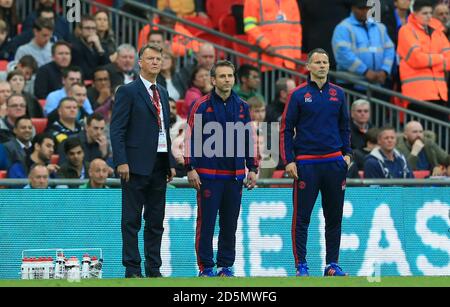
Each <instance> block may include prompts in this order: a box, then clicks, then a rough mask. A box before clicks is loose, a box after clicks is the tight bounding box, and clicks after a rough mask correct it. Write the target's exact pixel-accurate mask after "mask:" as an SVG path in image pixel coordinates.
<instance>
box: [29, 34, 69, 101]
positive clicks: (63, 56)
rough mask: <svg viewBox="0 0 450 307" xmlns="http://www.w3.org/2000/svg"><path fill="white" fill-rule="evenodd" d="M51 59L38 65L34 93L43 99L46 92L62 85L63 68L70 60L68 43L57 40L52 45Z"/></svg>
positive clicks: (67, 65)
mask: <svg viewBox="0 0 450 307" xmlns="http://www.w3.org/2000/svg"><path fill="white" fill-rule="evenodd" d="M52 59H53V61H51V62H50V63H48V64H45V65H43V66H41V67H39V69H38V71H37V74H36V81H35V82H34V94H35V96H36V97H37V98H38V99H45V98H46V97H47V95H48V94H50V93H51V92H53V91H55V90H57V89H60V88H61V87H62V86H63V84H62V79H63V70H64V69H65V68H67V67H69V65H70V61H71V60H72V53H71V51H70V44H69V43H67V42H64V41H57V42H56V43H55V44H54V45H53V46H52Z"/></svg>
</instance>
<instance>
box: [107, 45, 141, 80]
mask: <svg viewBox="0 0 450 307" xmlns="http://www.w3.org/2000/svg"><path fill="white" fill-rule="evenodd" d="M135 62H136V49H134V47H133V46H131V45H129V44H122V45H120V46H119V47H118V48H117V59H116V61H115V62H114V63H110V64H108V65H106V66H105V68H106V69H108V71H109V76H110V78H111V86H112V87H113V88H115V87H116V86H117V85H123V84H128V83H130V82H131V81H133V80H134V79H136V77H137V72H136V71H134V66H135Z"/></svg>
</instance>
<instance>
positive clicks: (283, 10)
mask: <svg viewBox="0 0 450 307" xmlns="http://www.w3.org/2000/svg"><path fill="white" fill-rule="evenodd" d="M262 5H263V2H262V1H259V0H245V2H244V31H245V33H247V34H248V36H249V43H250V44H253V45H256V46H259V47H260V48H261V49H262V50H263V51H264V53H263V54H262V58H261V59H262V60H263V61H265V62H269V63H271V64H274V65H277V66H282V67H283V66H284V67H287V68H289V69H295V68H296V64H295V63H294V62H292V61H288V60H285V59H282V58H280V57H274V55H275V54H279V55H283V56H285V57H288V58H293V59H297V60H300V59H301V51H302V46H301V44H302V27H301V20H300V11H299V9H298V5H297V2H296V1H295V0H284V1H278V0H268V1H267V0H266V1H264V7H262ZM250 56H253V57H255V58H257V55H256V54H255V52H251V53H250ZM263 70H272V68H267V67H263Z"/></svg>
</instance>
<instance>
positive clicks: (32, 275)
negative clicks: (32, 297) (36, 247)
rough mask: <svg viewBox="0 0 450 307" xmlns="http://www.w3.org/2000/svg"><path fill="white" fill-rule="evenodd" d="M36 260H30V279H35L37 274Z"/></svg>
mask: <svg viewBox="0 0 450 307" xmlns="http://www.w3.org/2000/svg"><path fill="white" fill-rule="evenodd" d="M36 260H37V259H36V258H34V257H31V258H29V267H28V279H34V278H35V276H36V275H35V273H36Z"/></svg>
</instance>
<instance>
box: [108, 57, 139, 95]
mask: <svg viewBox="0 0 450 307" xmlns="http://www.w3.org/2000/svg"><path fill="white" fill-rule="evenodd" d="M104 68H105V69H106V70H108V72H109V78H110V80H111V88H112V89H115V88H116V86H118V85H123V83H124V79H125V77H124V76H123V73H122V72H121V71H120V70H119V68H118V67H117V65H116V64H115V63H110V64H108V65H105V66H104ZM132 75H133V79H134V80H136V79H137V78H138V77H139V74H137V73H136V72H135V71H133V72H132Z"/></svg>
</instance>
